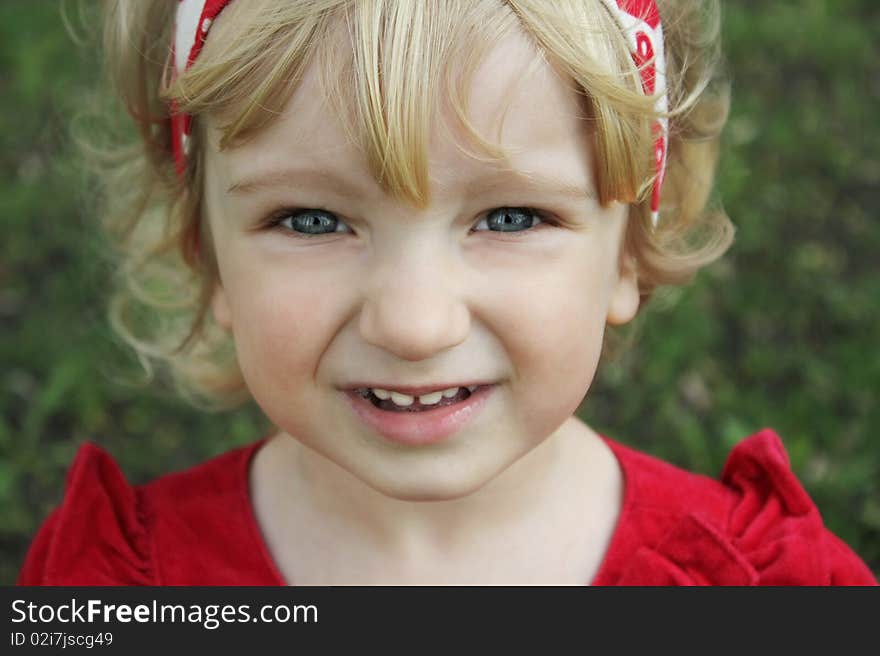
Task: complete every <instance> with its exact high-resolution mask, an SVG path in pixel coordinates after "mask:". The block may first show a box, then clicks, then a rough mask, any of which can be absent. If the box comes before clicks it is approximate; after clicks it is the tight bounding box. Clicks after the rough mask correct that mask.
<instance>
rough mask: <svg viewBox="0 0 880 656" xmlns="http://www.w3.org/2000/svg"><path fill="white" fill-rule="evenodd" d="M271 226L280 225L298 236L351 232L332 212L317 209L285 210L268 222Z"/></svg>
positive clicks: (307, 236)
mask: <svg viewBox="0 0 880 656" xmlns="http://www.w3.org/2000/svg"><path fill="white" fill-rule="evenodd" d="M269 225H270V226H271V227H281V228H284V229H286V230H287V231H289V232H294V233H297V236H299V237H306V238H309V237H319V236H321V235H329V234H333V233H335V232H351V229H350V228H349V227H348V226H346V225H345V224H344V223H343V222H342V221H340V220H339V219H338V218H337V217H336V215H335V214H333V213H332V212H326V211H324V210H318V209H300V210H285V211H284V212H283V213H281V214H279V215H277V216H276V217H275V218H274V219H272V220H271V221H270V222H269Z"/></svg>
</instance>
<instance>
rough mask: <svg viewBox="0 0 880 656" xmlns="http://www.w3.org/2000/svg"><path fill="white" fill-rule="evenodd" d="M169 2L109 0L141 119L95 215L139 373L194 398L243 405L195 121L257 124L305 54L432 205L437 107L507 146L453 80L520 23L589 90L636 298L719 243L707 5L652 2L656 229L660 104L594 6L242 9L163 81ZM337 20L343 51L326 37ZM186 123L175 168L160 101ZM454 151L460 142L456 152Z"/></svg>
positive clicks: (282, 99)
mask: <svg viewBox="0 0 880 656" xmlns="http://www.w3.org/2000/svg"><path fill="white" fill-rule="evenodd" d="M176 4H177V3H175V2H158V1H154V2H136V3H135V2H127V1H126V0H105V6H104V11H105V26H104V53H105V60H106V65H107V66H108V70H109V73H110V78H111V79H112V80H113V82H114V83H115V87H116V91H117V92H118V93H119V94H120V97H121V98H122V100H123V102H124V105H125V107H126V109H127V112H128V114H129V115H130V116H131V117H132V118H133V119H134V123H135V125H136V127H137V129H138V135H137V138H136V139H135V140H134V142H133V143H129V144H127V145H126V146H125V147H122V148H120V149H119V150H117V151H116V156H115V157H113V158H111V159H110V160H106V163H109V165H108V166H105V168H104V169H103V171H102V173H101V181H102V183H103V190H104V193H103V196H102V197H103V203H104V205H103V208H102V214H103V217H104V226H105V228H106V230H107V233H108V234H109V235H110V236H111V238H112V240H113V243H114V245H115V247H116V252H117V254H118V274H119V276H118V280H119V284H118V286H117V288H116V290H115V291H114V294H113V296H112V298H111V302H110V320H111V324H112V326H113V327H114V329H115V330H116V332H117V333H118V334H119V335H120V336H121V338H122V339H123V340H124V341H125V342H127V343H128V344H129V345H130V346H131V347H133V348H134V350H135V352H136V353H137V354H138V356H139V358H140V360H141V362H142V364H143V366H144V368H145V370H146V371H147V372H148V374H150V375H152V371H153V368H152V365H153V363H163V364H165V365H167V367H168V371H169V372H170V374H171V377H172V380H173V381H174V383H175V386H176V387H177V389H178V391H179V392H181V393H182V394H183V395H184V396H185V398H187V399H188V400H190V401H191V402H193V403H195V404H196V405H199V406H201V407H204V408H223V407H231V406H234V405H237V404H238V403H240V402H241V401H243V400H245V399H247V398H248V397H249V395H248V392H247V388H246V386H245V383H244V380H243V378H242V376H241V372H240V371H239V369H238V365H237V362H236V359H235V353H234V347H233V344H232V338H231V336H230V335H228V334H227V333H226V332H224V331H223V330H221V329H220V328H219V327H218V326H217V325H216V324H215V323H214V321H213V317H212V316H211V313H210V312H209V311H208V310H209V305H210V299H211V293H212V291H213V289H214V285H215V283H216V281H217V278H218V271H217V263H216V261H215V259H214V254H213V250H212V247H211V236H210V233H209V231H208V229H207V221H205V220H203V217H202V202H203V199H202V196H203V189H204V180H203V178H202V176H203V170H204V168H203V157H204V153H203V147H202V144H203V143H204V134H203V133H202V128H203V125H202V124H203V121H202V122H200V121H199V116H203V115H205V114H211V115H212V116H216V117H218V118H219V119H220V121H221V123H222V139H221V148H227V147H233V146H234V145H236V144H237V143H241V142H242V141H244V140H246V139H247V138H248V137H249V136H251V135H253V134H255V133H256V132H258V131H259V130H261V129H262V128H264V127H266V126H267V125H268V124H269V123H271V121H272V120H273V119H274V118H275V117H276V116H277V115H278V114H279V113H280V111H281V109H282V107H283V106H284V105H285V103H286V101H287V100H288V99H289V98H290V96H291V94H292V93H293V92H294V91H295V90H296V88H297V85H298V83H299V82H300V80H301V79H302V76H303V73H304V71H305V70H306V67H307V66H309V65H312V64H314V65H316V66H317V67H318V70H319V72H320V75H321V81H322V83H323V85H324V87H325V90H326V92H327V97H328V98H329V99H330V100H331V101H332V102H333V103H334V106H335V108H336V110H337V111H339V112H340V115H341V116H344V118H345V120H344V121H343V123H344V124H345V125H346V126H347V129H348V130H349V137H350V138H351V139H352V141H353V143H355V144H357V145H358V146H359V147H360V148H362V149H363V151H364V153H365V155H366V157H367V161H368V163H369V166H370V169H371V172H372V174H373V175H374V177H375V179H376V180H377V182H378V183H379V184H380V185H381V186H382V188H383V189H384V190H385V191H386V192H387V193H389V194H391V195H393V196H394V197H396V198H399V199H405V200H407V201H410V202H412V203H414V204H415V205H417V206H424V205H426V204H427V203H428V202H429V196H428V187H429V184H428V180H429V176H428V170H427V145H428V139H429V135H430V131H431V124H432V121H433V120H434V119H435V118H436V116H437V114H438V110H437V107H436V106H435V105H437V100H436V99H437V98H443V99H445V100H444V103H445V105H444V107H446V108H447V109H448V110H450V112H451V115H453V116H454V117H455V118H456V120H457V121H459V123H460V125H461V127H463V128H464V130H465V132H466V134H467V135H468V136H469V137H470V138H471V140H472V141H473V142H474V144H475V145H476V146H477V150H478V151H481V152H482V155H481V154H480V152H473V151H466V152H468V153H469V154H471V155H472V156H474V157H489V158H490V159H491V158H499V157H503V153H501V152H500V151H499V149H498V147H497V146H496V145H494V144H492V143H489V142H486V141H485V140H484V139H483V138H482V137H481V136H480V135H479V134H477V132H476V130H474V129H473V127H472V126H471V125H470V124H469V122H468V120H467V114H468V111H467V110H468V106H467V103H468V98H467V95H466V93H464V89H466V88H468V81H469V78H470V76H471V74H472V73H473V71H474V70H475V69H476V68H477V66H478V65H479V64H480V62H481V61H482V60H483V59H484V58H485V56H486V55H487V53H488V52H489V51H490V50H491V49H492V48H493V46H494V45H495V44H497V43H498V41H499V40H500V39H502V38H503V37H504V36H505V35H506V34H508V33H510V31H511V30H514V29H519V30H521V31H522V32H523V33H524V34H526V35H527V36H528V37H529V38H530V40H531V42H532V43H533V44H534V46H535V48H536V51H537V52H538V53H539V55H540V59H537V60H536V61H537V62H540V61H546V62H548V63H550V64H551V65H553V66H554V67H556V68H557V70H559V71H561V72H562V73H564V74H565V75H566V76H567V77H568V78H569V79H570V80H571V82H572V85H573V89H574V90H575V91H577V92H578V93H579V94H580V95H581V96H582V98H583V104H584V110H585V119H586V120H585V129H590V130H592V133H593V135H594V138H595V144H596V149H597V150H596V153H597V158H596V160H597V162H598V172H597V183H598V189H599V194H600V200H601V201H602V202H603V203H606V202H609V201H611V200H620V201H625V202H628V203H631V205H630V208H631V209H630V217H629V222H628V227H627V233H626V237H625V247H626V252H627V253H628V254H630V255H631V256H632V258H633V261H634V262H635V264H636V266H637V270H638V277H639V285H640V291H641V294H642V297H643V300H647V299H648V298H649V297H650V296H651V294H652V292H653V291H654V290H655V288H657V287H658V286H660V285H670V284H682V283H684V282H686V281H688V280H690V279H691V277H692V276H693V275H694V273H695V272H696V271H697V270H698V269H699V268H700V267H702V266H704V265H705V264H708V263H710V262H712V261H713V260H715V259H717V258H718V257H719V256H720V255H721V254H722V253H723V252H724V251H725V250H726V248H727V247H728V246H729V244H730V243H731V241H732V237H733V228H732V225H731V223H730V221H729V219H728V218H727V217H726V216H725V215H724V214H723V213H720V212H706V211H705V207H706V203H707V199H708V197H709V194H710V191H711V189H712V183H713V177H714V166H715V161H716V156H717V149H718V141H719V134H720V131H721V128H722V126H723V125H724V122H725V120H726V117H727V108H728V97H727V92H726V91H727V87H726V85H725V84H724V83H723V80H720V79H719V74H718V68H719V65H718V62H719V21H718V13H719V12H718V7H717V2H715V1H712V0H705V1H698V0H658V3H657V4H658V6H659V10H660V14H661V16H662V19H663V27H664V33H665V39H666V57H667V61H666V67H667V79H668V82H667V84H668V93H669V107H670V109H669V121H670V143H669V149H668V169H667V173H666V179H665V183H664V189H663V195H662V203H661V214H660V224H659V228H658V229H656V230H654V229H652V227H651V222H650V207H649V206H650V199H649V198H648V196H649V194H650V189H651V186H652V183H653V171H652V148H651V141H652V136H651V125H652V123H653V122H654V120H655V119H656V115H655V111H654V102H653V99H651V98H646V97H645V96H644V94H643V93H642V91H641V86H640V81H639V76H638V72H637V71H636V70H635V68H634V64H633V61H632V58H631V56H630V54H629V51H628V48H627V46H626V43H625V40H624V37H623V35H622V34H621V33H620V31H619V29H618V28H617V27H616V23H614V21H613V19H612V17H611V16H610V14H609V13H608V12H607V9H606V8H605V7H604V6H603V4H602V3H601V2H600V0H555V1H554V2H552V3H548V2H546V0H442V1H436V2H428V1H426V2H396V1H394V0H299V1H297V2H288V1H282V0H248V1H247V2H232V3H231V4H230V5H229V6H228V7H227V8H226V9H225V10H224V15H223V16H221V18H223V17H224V16H225V15H226V14H233V13H238V14H241V13H243V12H245V11H247V20H234V19H230V20H225V21H217V24H216V25H215V26H214V28H213V29H212V32H211V37H213V38H209V39H208V41H207V42H206V44H205V47H204V49H203V51H202V52H201V54H200V56H199V59H198V60H197V61H196V63H195V64H194V65H193V66H192V67H191V68H190V69H189V70H187V71H186V72H185V73H183V74H182V75H180V76H179V77H177V78H176V79H174V80H173V81H170V82H169V66H170V59H169V49H170V43H171V28H172V25H173V21H174V16H173V12H174V9H175V6H176ZM340 26H343V27H347V29H348V34H349V35H350V41H351V48H350V49H346V48H342V49H340V48H338V47H337V45H338V40H335V39H333V38H331V37H332V36H333V35H334V34H335V30H337V29H338V28H339V27H340ZM171 100H174V101H176V102H177V103H179V105H180V107H181V109H182V111H184V112H186V113H188V114H190V115H192V116H193V119H194V126H195V127H194V130H193V134H192V136H191V139H190V156H189V158H188V165H187V170H186V172H185V174H184V176H182V177H181V176H178V175H176V173H175V169H174V158H173V155H172V152H171V136H170V128H169V121H168V113H169V110H168V107H169V102H170V101H171ZM459 147H460V148H462V149H464V147H463V146H462V145H460V146H459Z"/></svg>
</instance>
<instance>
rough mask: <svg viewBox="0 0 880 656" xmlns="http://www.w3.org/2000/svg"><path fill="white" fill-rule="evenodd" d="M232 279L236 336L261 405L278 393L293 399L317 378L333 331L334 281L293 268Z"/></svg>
mask: <svg viewBox="0 0 880 656" xmlns="http://www.w3.org/2000/svg"><path fill="white" fill-rule="evenodd" d="M231 279H232V280H235V282H234V283H233V284H232V285H231V286H230V288H228V289H227V295H228V297H229V298H230V307H231V310H232V319H233V336H234V339H235V348H236V352H237V355H238V361H239V366H240V367H241V370H242V374H243V375H244V377H245V380H246V381H247V384H248V387H249V388H250V390H251V392H252V394H253V395H254V397H255V399H256V400H257V401H258V402H259V403H260V404H261V405H263V404H264V402H267V401H268V402H269V403H271V401H272V399H273V398H274V397H275V396H278V395H283V396H284V397H285V398H287V399H288V400H289V399H290V397H291V396H292V395H295V394H299V393H300V392H301V391H302V388H303V387H304V385H303V383H304V381H308V380H310V379H312V378H313V375H314V372H315V371H316V369H317V366H318V362H319V360H320V356H321V354H322V353H323V352H324V350H325V349H326V347H327V344H328V343H329V341H330V340H331V339H332V336H333V334H334V331H335V326H334V324H333V317H334V316H335V313H334V310H333V308H334V303H335V300H334V299H333V298H332V297H331V296H330V295H329V294H328V290H332V289H333V286H332V285H329V284H322V282H321V281H320V280H315V279H314V278H312V279H310V281H309V282H308V283H306V284H304V283H303V282H302V280H303V277H302V276H301V275H295V273H294V272H290V275H275V274H273V275H259V273H255V272H251V273H250V274H242V275H239V276H233V277H231Z"/></svg>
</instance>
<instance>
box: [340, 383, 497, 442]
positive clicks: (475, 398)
mask: <svg viewBox="0 0 880 656" xmlns="http://www.w3.org/2000/svg"><path fill="white" fill-rule="evenodd" d="M494 389H495V386H494V385H486V386H481V387H478V388H477V389H475V390H474V392H473V393H472V394H471V395H470V396H469V397H468V398H467V399H465V400H464V401H460V402H459V403H456V404H455V405H447V406H443V407H440V408H437V409H436V410H422V411H421V412H394V411H390V410H380V409H379V408H377V407H376V406H374V405H373V404H372V403H371V402H370V401H369V399H365V398H363V397H362V396H360V395H359V394H357V393H356V392H346V394H345V395H346V396H347V397H348V401H349V403H350V404H351V407H352V408H353V409H354V411H355V414H357V416H358V417H360V419H361V421H363V422H364V423H365V424H367V426H369V427H370V428H371V429H373V430H374V431H375V432H377V433H378V434H379V435H381V436H382V437H384V438H385V439H387V440H390V441H391V442H397V443H399V444H406V445H407V446H421V445H425V444H436V443H437V442H442V441H443V440H445V439H448V438H449V437H451V436H453V435H454V434H455V433H457V432H458V431H460V430H461V429H462V428H464V427H465V426H466V425H467V424H468V423H469V422H470V421H472V420H473V419H474V418H475V417H476V416H477V414H478V413H479V412H480V410H482V409H483V407H484V406H485V405H486V402H487V401H488V400H489V397H490V395H491V394H492V391H493V390H494Z"/></svg>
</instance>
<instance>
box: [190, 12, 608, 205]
mask: <svg viewBox="0 0 880 656" xmlns="http://www.w3.org/2000/svg"><path fill="white" fill-rule="evenodd" d="M221 18H223V16H221ZM333 39H334V41H335V42H334V43H333V45H332V47H334V48H336V47H338V48H350V43H349V41H348V39H349V35H348V33H347V30H346V29H345V28H344V26H342V25H340V26H338V29H336V30H335V31H334V33H333ZM459 63H460V62H456V61H452V62H450V70H451V71H456V70H458V69H459V67H458V64H459ZM451 74H452V75H456V73H454V72H453V73H451ZM413 75H414V77H413V79H412V80H411V81H410V80H407V84H410V83H411V84H412V85H416V84H420V83H421V84H423V83H424V81H423V80H419V79H417V78H416V74H415V73H414V74H413ZM464 79H466V81H467V84H466V85H465V87H464V88H463V92H464V96H465V97H464V98H463V100H464V101H465V102H464V103H463V105H464V107H465V108H466V109H465V110H464V115H465V117H466V120H467V121H468V122H469V123H470V125H471V126H472V128H473V129H474V131H475V132H476V133H477V134H478V135H479V136H480V138H482V139H484V140H485V141H487V142H489V143H490V144H493V145H497V146H499V147H500V149H501V152H502V153H503V157H502V158H501V159H500V160H497V161H494V160H492V159H491V158H489V157H486V156H480V155H478V154H475V150H474V148H473V140H472V138H471V136H470V135H469V134H468V133H467V131H466V130H465V129H464V128H463V126H462V124H461V121H460V120H459V118H458V117H457V116H456V112H455V110H454V107H453V105H452V104H451V102H450V101H449V98H447V97H445V95H444V93H443V89H444V87H443V85H440V84H435V85H434V87H435V88H434V97H433V98H432V102H431V108H432V109H431V114H430V116H429V117H428V119H429V125H430V128H429V135H428V139H427V143H426V147H427V151H428V152H427V159H428V168H429V174H430V178H431V185H432V195H433V194H434V193H435V192H441V193H442V191H443V190H444V189H445V188H447V187H456V186H458V185H460V184H461V183H462V182H463V181H467V180H468V179H470V178H472V177H473V176H474V175H478V174H479V173H482V172H485V170H486V169H495V170H498V169H500V170H509V169H512V170H515V171H518V172H522V173H526V174H528V173H539V174H544V175H546V174H547V173H549V172H555V173H561V172H565V173H567V174H568V175H566V176H565V177H566V178H568V179H577V180H583V179H585V178H589V182H592V178H591V173H590V168H591V167H590V157H591V140H590V135H589V130H588V123H587V121H586V120H585V117H584V104H583V98H582V96H581V95H580V94H578V93H577V92H576V90H575V89H576V85H575V84H574V83H573V81H572V80H571V79H570V78H568V77H567V76H565V75H564V74H563V73H561V72H560V71H559V70H558V69H557V68H556V67H554V66H553V65H552V64H551V63H550V62H548V61H547V60H546V59H545V57H544V56H543V54H542V53H541V52H540V51H539V50H538V49H537V48H536V47H535V46H534V44H533V43H532V41H531V40H530V39H529V38H528V37H527V36H526V35H525V34H524V33H523V32H522V31H521V29H519V28H518V26H517V27H515V28H514V29H510V30H508V31H507V32H506V33H505V34H504V35H503V36H501V38H500V39H499V40H498V41H497V43H495V44H494V45H492V46H491V47H490V48H488V50H487V52H486V55H485V56H484V57H482V59H481V60H480V61H479V63H478V65H477V66H476V67H475V68H474V69H473V72H472V73H471V74H470V75H469V76H468V77H467V78H464ZM339 88H341V89H345V85H339ZM406 89H407V86H406V85H404V87H403V90H404V92H405V91H406ZM327 93H328V91H327V89H326V88H325V85H324V84H323V83H322V79H321V75H320V68H319V65H318V63H317V61H314V60H313V61H312V62H311V63H310V64H309V65H308V66H307V68H306V70H305V74H304V76H303V78H302V80H301V82H300V83H299V85H298V86H297V88H296V90H295V92H294V93H293V94H292V96H291V97H290V98H289V99H288V101H287V102H286V104H285V106H284V108H283V110H282V111H281V112H280V114H279V115H278V117H277V119H275V120H273V121H271V122H270V123H269V124H268V126H267V127H265V128H264V129H262V130H260V131H259V132H258V133H256V135H254V136H253V138H251V139H248V140H247V141H245V142H243V143H241V144H237V145H236V146H234V147H231V148H227V149H225V150H223V151H222V152H221V151H220V150H219V148H218V144H219V137H220V131H219V129H218V128H219V126H220V122H219V121H216V120H212V119H211V117H210V116H208V117H207V126H208V127H209V135H210V139H209V142H210V144H211V146H210V149H209V152H210V154H211V157H212V158H214V159H215V160H216V163H219V164H220V166H219V170H216V172H217V173H219V174H220V175H221V176H222V178H223V180H222V182H225V183H227V187H228V186H231V185H235V184H236V183H238V182H239V181H241V180H250V179H254V178H258V177H259V176H260V175H262V174H265V173H266V172H270V171H277V170H282V169H288V168H299V169H301V168H305V167H309V168H313V169H318V170H322V169H323V170H330V169H339V168H343V169H346V170H348V171H355V170H357V171H360V172H365V171H367V170H369V168H370V167H369V165H368V156H367V154H366V153H365V149H364V147H363V143H364V138H363V136H361V143H360V144H359V143H356V142H355V140H353V139H352V136H353V135H352V131H351V125H350V124H346V121H347V120H348V117H347V116H344V115H342V114H341V113H340V112H339V111H337V107H338V104H334V103H333V102H331V99H330V98H328V95H327ZM342 100H343V102H344V103H348V104H349V105H350V104H351V103H352V102H353V100H352V99H342ZM388 128H389V130H390V131H391V132H393V131H394V130H395V129H396V130H398V132H399V133H403V132H405V131H406V130H408V129H411V128H412V126H411V125H389V126H388ZM367 137H369V135H367ZM374 177H375V176H374Z"/></svg>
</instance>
